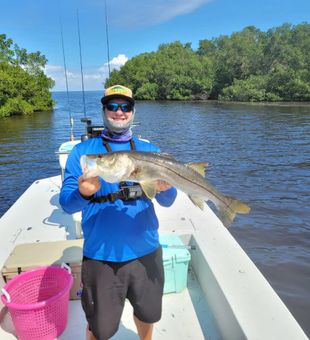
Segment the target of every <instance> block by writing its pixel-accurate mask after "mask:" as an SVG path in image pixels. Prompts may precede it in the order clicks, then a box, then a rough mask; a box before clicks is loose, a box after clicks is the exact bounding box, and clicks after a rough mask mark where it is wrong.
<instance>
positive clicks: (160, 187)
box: [155, 180, 172, 192]
mask: <svg viewBox="0 0 310 340" xmlns="http://www.w3.org/2000/svg"><path fill="white" fill-rule="evenodd" d="M171 187H172V186H171V185H170V184H169V183H167V182H165V181H160V180H158V181H156V186H155V188H156V191H157V192H160V191H166V190H168V189H170V188H171Z"/></svg>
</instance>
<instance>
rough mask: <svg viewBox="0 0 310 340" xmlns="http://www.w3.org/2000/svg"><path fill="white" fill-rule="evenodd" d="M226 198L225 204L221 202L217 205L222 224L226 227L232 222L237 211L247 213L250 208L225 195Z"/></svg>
mask: <svg viewBox="0 0 310 340" xmlns="http://www.w3.org/2000/svg"><path fill="white" fill-rule="evenodd" d="M226 200H227V202H226V204H225V205H224V204H222V205H220V207H219V215H220V219H221V220H222V222H223V224H224V226H225V227H227V228H228V227H229V226H230V225H231V224H232V222H233V220H234V218H235V216H236V214H237V213H238V214H248V213H249V212H250V210H251V208H250V207H249V206H248V205H247V204H245V203H243V202H240V201H238V200H236V199H234V198H231V197H227V196H226Z"/></svg>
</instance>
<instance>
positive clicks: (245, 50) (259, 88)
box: [106, 23, 310, 101]
mask: <svg viewBox="0 0 310 340" xmlns="http://www.w3.org/2000/svg"><path fill="white" fill-rule="evenodd" d="M117 83H121V84H124V85H127V86H129V87H131V88H132V89H133V91H134V93H135V96H136V98H137V99H145V100H154V99H170V100H189V99H221V100H234V101H309V100H310V92H309V91H310V89H309V88H310V24H307V23H302V24H299V25H296V26H292V25H289V24H284V25H282V26H280V27H276V28H272V29H270V30H268V31H267V32H262V31H260V30H259V29H257V28H255V27H254V26H249V27H246V28H244V29H243V30H242V31H241V32H236V33H233V34H231V35H230V36H220V37H218V38H214V39H211V40H207V39H205V40H201V41H200V42H199V47H198V49H197V51H193V50H192V48H191V44H190V43H187V44H184V45H183V44H181V43H180V42H178V41H176V42H174V43H171V44H163V45H160V46H159V48H158V50H157V51H156V52H152V53H143V54H140V55H138V56H136V57H134V58H132V59H131V60H129V61H128V62H127V63H126V64H125V65H124V66H123V67H122V68H121V69H120V70H119V71H113V72H112V74H111V77H110V78H109V79H108V80H107V81H106V86H109V85H113V84H117Z"/></svg>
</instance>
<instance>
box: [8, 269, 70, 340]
mask: <svg viewBox="0 0 310 340" xmlns="http://www.w3.org/2000/svg"><path fill="white" fill-rule="evenodd" d="M66 268H67V269H64V268H63V266H62V267H56V266H48V267H39V268H36V269H32V270H29V271H26V272H24V273H21V274H20V275H17V276H15V277H14V278H13V279H12V280H11V281H9V282H8V283H7V284H6V285H5V286H4V287H3V289H2V296H1V298H2V301H3V303H4V304H5V305H6V306H7V308H8V311H9V313H10V314H11V317H12V321H13V324H14V326H15V330H16V335H17V337H18V339H20V340H30V339H31V340H50V339H55V338H56V337H57V336H59V335H60V334H61V333H62V332H63V331H64V329H65V327H66V324H67V321H68V303H69V292H70V288H71V286H72V283H73V278H72V275H71V271H70V267H68V266H66Z"/></svg>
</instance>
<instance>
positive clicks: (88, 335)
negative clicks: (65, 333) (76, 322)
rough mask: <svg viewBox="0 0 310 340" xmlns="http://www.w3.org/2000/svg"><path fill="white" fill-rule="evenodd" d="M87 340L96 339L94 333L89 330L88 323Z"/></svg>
mask: <svg viewBox="0 0 310 340" xmlns="http://www.w3.org/2000/svg"><path fill="white" fill-rule="evenodd" d="M86 340H96V338H95V337H94V335H93V333H92V332H91V331H90V330H89V328H88V325H87V327H86Z"/></svg>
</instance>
